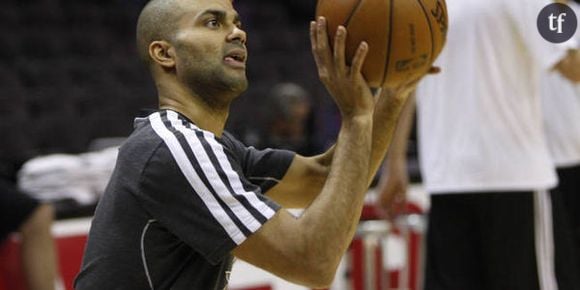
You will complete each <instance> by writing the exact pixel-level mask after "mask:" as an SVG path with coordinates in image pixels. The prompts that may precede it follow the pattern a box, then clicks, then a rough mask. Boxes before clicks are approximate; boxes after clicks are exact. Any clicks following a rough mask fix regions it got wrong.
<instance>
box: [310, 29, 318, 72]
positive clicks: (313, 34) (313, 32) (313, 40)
mask: <svg viewBox="0 0 580 290" xmlns="http://www.w3.org/2000/svg"><path fill="white" fill-rule="evenodd" d="M316 27H317V23H316V21H310V46H311V49H312V55H313V56H314V61H316V64H318V63H319V59H318V53H317V50H316V48H317V47H318V39H317V37H316V35H317V31H316Z"/></svg>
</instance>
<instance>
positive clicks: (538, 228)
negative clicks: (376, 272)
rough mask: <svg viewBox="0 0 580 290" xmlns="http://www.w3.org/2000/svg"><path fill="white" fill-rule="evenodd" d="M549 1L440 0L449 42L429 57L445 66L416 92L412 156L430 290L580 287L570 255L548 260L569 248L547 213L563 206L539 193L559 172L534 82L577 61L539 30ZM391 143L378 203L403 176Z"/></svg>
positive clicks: (399, 187)
mask: <svg viewBox="0 0 580 290" xmlns="http://www.w3.org/2000/svg"><path fill="white" fill-rule="evenodd" d="M549 3H550V2H549V1H543V0H509V1H504V0H489V1H479V0H467V1H466V0H447V5H448V9H449V19H450V25H449V32H448V39H447V46H446V48H445V51H444V52H443V53H442V55H441V56H440V58H439V60H438V61H437V62H436V63H437V65H439V66H442V67H444V68H445V69H444V70H443V71H442V73H441V74H439V75H437V76H433V77H429V78H427V79H425V81H424V82H423V83H421V84H420V86H419V88H418V90H417V102H418V129H419V142H420V143H419V144H420V147H419V156H420V161H421V162H420V163H421V171H422V175H423V182H424V186H425V188H426V191H427V192H429V193H430V195H431V210H430V215H429V226H428V233H427V261H426V277H425V289H427V290H443V289H445V290H465V289H469V290H507V289H509V290H518V289H520V290H537V289H543V290H552V289H560V290H566V289H579V287H580V284H578V282H577V278H578V276H577V275H574V273H573V272H572V267H571V266H570V263H567V262H566V261H564V262H565V263H563V264H558V265H556V266H555V265H554V260H555V259H554V253H555V252H556V253H557V254H558V253H559V255H564V256H565V255H568V256H570V253H569V252H567V251H569V250H570V248H567V247H564V246H563V245H564V243H559V241H564V240H565V237H563V235H562V233H561V232H558V229H559V227H558V225H559V224H558V221H559V220H560V219H559V217H557V218H555V219H554V223H553V222H552V214H554V216H557V215H559V214H561V212H562V211H561V210H559V209H558V208H552V207H551V203H550V195H549V194H548V190H549V189H550V188H552V187H554V186H555V185H556V174H555V172H554V169H553V166H552V164H551V161H550V156H549V152H548V148H547V145H546V140H545V136H544V132H543V127H542V114H541V110H540V89H539V74H540V72H542V71H546V70H551V69H555V70H557V71H559V72H560V73H561V74H563V75H565V76H567V77H569V78H570V79H574V80H578V79H579V78H580V75H578V74H577V68H578V67H579V66H580V62H578V59H579V54H578V52H577V51H570V52H568V50H567V48H566V47H563V46H558V45H555V44H552V43H550V42H547V41H546V40H544V39H543V38H541V36H540V34H539V33H538V31H537V28H536V20H537V17H538V14H539V13H540V11H541V10H542V8H544V7H545V6H546V5H547V4H549ZM412 108H413V107H412V106H409V110H408V111H409V112H407V113H412ZM401 118H403V117H401ZM411 123H412V122H406V124H411ZM399 129H401V128H397V130H399ZM408 131H409V130H408V128H402V129H401V130H400V132H402V133H405V132H408ZM402 135H404V134H401V136H397V137H396V139H397V138H399V137H403V136H402ZM395 144H397V145H401V146H403V147H402V148H396V147H394V148H392V151H391V152H390V155H389V159H392V160H390V161H388V162H386V163H385V164H386V166H387V168H386V170H385V176H383V181H382V184H383V188H382V189H381V191H380V192H381V196H380V200H381V202H382V203H383V206H385V207H387V209H389V208H388V207H390V206H392V205H393V204H394V203H396V201H397V200H398V199H401V198H400V196H401V194H402V193H403V192H404V189H405V186H406V180H407V177H406V174H407V173H406V168H405V162H404V160H405V159H404V158H405V150H404V148H405V142H400V141H398V140H394V141H393V145H395ZM391 154H392V155H391ZM401 160H403V161H401ZM552 229H554V231H553V230H552ZM554 234H555V235H556V245H555V246H554V238H555V237H554ZM554 247H556V250H555V251H554ZM556 260H557V261H558V259H556ZM568 262H569V261H568ZM554 273H556V274H557V277H558V280H556V278H555V275H554Z"/></svg>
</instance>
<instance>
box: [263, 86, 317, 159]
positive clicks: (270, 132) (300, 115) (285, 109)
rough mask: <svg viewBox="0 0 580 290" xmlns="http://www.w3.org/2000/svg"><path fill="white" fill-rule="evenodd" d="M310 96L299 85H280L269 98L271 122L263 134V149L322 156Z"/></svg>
mask: <svg viewBox="0 0 580 290" xmlns="http://www.w3.org/2000/svg"><path fill="white" fill-rule="evenodd" d="M311 102H312V101H311V99H310V95H309V94H308V92H307V91H306V89H304V88H303V87H302V86H300V85H298V84H296V83H279V84H277V85H275V86H273V87H272V89H271V90H270V93H269V94H268V96H267V101H266V103H267V106H266V108H268V109H267V110H266V115H267V116H268V117H267V120H266V122H265V123H264V126H265V130H264V131H265V132H264V133H263V134H262V136H263V137H262V143H261V144H260V146H261V147H262V148H267V147H269V148H282V149H287V150H292V151H295V152H297V153H299V154H305V155H314V154H318V153H320V152H322V148H320V146H318V145H317V144H316V142H315V140H314V136H313V132H312V126H311V122H312V104H311Z"/></svg>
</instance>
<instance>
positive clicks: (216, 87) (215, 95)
mask: <svg viewBox="0 0 580 290" xmlns="http://www.w3.org/2000/svg"><path fill="white" fill-rule="evenodd" d="M245 42H246V33H245V32H244V31H243V30H242V29H241V22H240V20H239V16H238V14H237V12H236V11H235V10H234V8H233V6H232V1H231V0H151V1H150V2H149V3H148V4H147V6H145V8H144V9H143V11H142V12H141V15H140V16H139V21H138V24H137V47H138V50H139V54H140V56H141V58H142V60H143V61H144V62H145V63H146V64H147V65H148V66H149V67H150V69H151V71H152V74H153V77H154V79H155V80H156V82H158V87H160V85H159V82H160V80H161V79H162V80H163V82H167V80H168V78H167V76H171V77H173V79H174V80H175V81H176V83H177V84H178V85H181V86H184V87H185V88H187V89H189V90H190V91H191V92H192V94H194V95H196V96H199V97H201V98H202V99H203V100H204V101H206V102H209V103H210V104H211V103H213V102H222V101H228V100H224V99H220V97H222V96H224V95H225V96H227V97H226V98H227V99H229V96H237V95H239V94H240V93H241V92H243V91H244V90H245V89H246V87H247V79H246V74H245V64H246V57H247V55H246V48H245Z"/></svg>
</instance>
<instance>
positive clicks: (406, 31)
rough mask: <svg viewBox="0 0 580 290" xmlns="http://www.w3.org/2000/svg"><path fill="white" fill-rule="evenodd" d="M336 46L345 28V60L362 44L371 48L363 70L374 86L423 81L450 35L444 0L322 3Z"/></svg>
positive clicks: (324, 0)
mask: <svg viewBox="0 0 580 290" xmlns="http://www.w3.org/2000/svg"><path fill="white" fill-rule="evenodd" d="M316 15H317V16H324V17H326V19H327V23H328V33H329V35H330V38H331V43H333V39H334V35H335V34H336V29H337V28H338V26H339V25H343V26H344V27H346V30H347V31H348V36H347V40H346V57H347V61H349V62H350V61H351V60H352V57H353V56H354V53H355V51H356V49H357V48H358V46H359V44H360V43H361V41H366V42H367V43H368V44H369V52H368V54H367V58H366V60H365V64H364V67H363V69H362V71H363V75H364V76H365V78H366V80H367V81H368V82H369V84H370V86H371V87H395V86H397V85H399V84H401V83H403V82H406V81H409V80H414V79H417V78H418V77H420V76H423V75H424V74H425V73H426V72H427V71H428V70H429V69H430V68H431V65H432V64H433V62H434V61H435V58H437V56H438V55H439V53H440V52H441V50H442V49H443V45H444V44H445V39H446V34H447V25H448V21H447V6H446V4H445V0H318V5H317V8H316Z"/></svg>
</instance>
